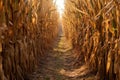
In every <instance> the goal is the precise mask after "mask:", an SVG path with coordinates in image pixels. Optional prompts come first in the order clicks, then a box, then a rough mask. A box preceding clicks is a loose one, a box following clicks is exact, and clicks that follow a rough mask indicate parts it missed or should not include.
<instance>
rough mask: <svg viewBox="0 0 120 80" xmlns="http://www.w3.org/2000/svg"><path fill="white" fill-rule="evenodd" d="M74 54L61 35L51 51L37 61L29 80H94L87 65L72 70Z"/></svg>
mask: <svg viewBox="0 0 120 80" xmlns="http://www.w3.org/2000/svg"><path fill="white" fill-rule="evenodd" d="M72 54H74V53H73V52H72V47H71V44H70V43H69V41H67V39H66V38H65V36H64V34H61V35H60V36H59V38H58V39H57V41H56V42H55V46H54V48H53V50H51V51H49V53H47V56H45V57H44V58H43V59H41V60H40V61H39V67H38V69H36V70H35V72H34V73H33V74H31V75H30V80H94V75H93V74H91V73H90V69H89V68H88V66H87V65H85V64H84V65H81V66H80V67H78V68H74V67H73V65H72V64H71V63H72V62H74V57H73V55H72Z"/></svg>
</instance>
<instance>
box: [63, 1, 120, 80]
mask: <svg viewBox="0 0 120 80" xmlns="http://www.w3.org/2000/svg"><path fill="white" fill-rule="evenodd" d="M65 8H66V9H65V14H64V19H63V22H64V23H63V24H64V28H65V30H66V31H65V32H66V37H68V39H70V40H71V41H72V44H73V47H74V51H75V52H74V53H75V54H76V64H79V62H81V60H82V61H84V62H85V63H86V64H89V66H90V67H91V69H92V71H94V72H95V73H96V78H97V79H96V80H120V68H119V67H120V1H119V0H66V7H65Z"/></svg>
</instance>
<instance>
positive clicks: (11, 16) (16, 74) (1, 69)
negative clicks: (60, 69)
mask: <svg viewBox="0 0 120 80" xmlns="http://www.w3.org/2000/svg"><path fill="white" fill-rule="evenodd" d="M44 4H47V5H44ZM57 18H58V14H57V12H56V8H55V6H54V5H53V4H52V1H51V0H36V1H34V0H0V80H6V79H7V80H24V78H25V77H26V74H27V73H30V72H32V71H33V70H34V68H36V67H37V63H38V61H37V59H38V58H39V57H42V56H43V55H44V54H45V52H46V50H49V49H50V48H51V44H52V42H53V40H54V39H55V37H56V36H57V31H58V30H57V27H56V26H57V23H58V20H57ZM48 35H49V36H48Z"/></svg>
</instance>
